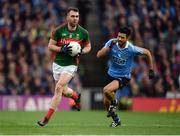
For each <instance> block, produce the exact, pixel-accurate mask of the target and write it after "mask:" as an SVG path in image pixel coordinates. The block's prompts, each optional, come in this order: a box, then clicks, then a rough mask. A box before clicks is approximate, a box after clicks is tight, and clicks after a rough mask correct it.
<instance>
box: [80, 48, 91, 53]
mask: <svg viewBox="0 0 180 136" xmlns="http://www.w3.org/2000/svg"><path fill="white" fill-rule="evenodd" d="M90 51H91V46H86V47H84V48H83V49H82V54H86V53H89V52H90Z"/></svg>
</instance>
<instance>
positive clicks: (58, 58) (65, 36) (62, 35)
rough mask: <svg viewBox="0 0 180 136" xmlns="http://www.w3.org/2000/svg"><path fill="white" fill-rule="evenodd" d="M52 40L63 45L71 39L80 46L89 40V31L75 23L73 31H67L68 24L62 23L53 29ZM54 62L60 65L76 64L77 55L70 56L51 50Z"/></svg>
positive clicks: (58, 44)
mask: <svg viewBox="0 0 180 136" xmlns="http://www.w3.org/2000/svg"><path fill="white" fill-rule="evenodd" d="M51 38H52V39H53V40H55V41H56V42H57V46H59V47H60V46H64V45H65V44H68V43H69V42H71V41H76V42H78V43H79V44H80V45H81V47H82V48H83V46H84V45H85V44H86V43H88V42H89V33H88V31H87V30H86V29H84V28H82V27H81V26H80V25H77V28H76V30H75V31H69V30H68V25H67V24H64V25H61V26H59V27H57V28H56V29H55V31H53V32H52V37H51ZM52 55H53V56H52V57H53V59H54V62H55V63H57V64H58V65H61V66H68V65H77V59H78V58H77V57H76V56H75V57H72V56H70V55H68V54H64V53H56V52H53V54H52Z"/></svg>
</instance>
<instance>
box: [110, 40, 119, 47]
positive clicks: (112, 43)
mask: <svg viewBox="0 0 180 136" xmlns="http://www.w3.org/2000/svg"><path fill="white" fill-rule="evenodd" d="M116 43H117V39H113V40H112V41H111V43H110V45H109V48H110V49H111V48H112V47H113V45H114V44H116Z"/></svg>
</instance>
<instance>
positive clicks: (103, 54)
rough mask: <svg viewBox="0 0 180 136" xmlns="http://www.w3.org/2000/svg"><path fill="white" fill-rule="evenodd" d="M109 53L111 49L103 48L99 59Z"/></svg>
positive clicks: (99, 52) (98, 55)
mask: <svg viewBox="0 0 180 136" xmlns="http://www.w3.org/2000/svg"><path fill="white" fill-rule="evenodd" d="M108 52H109V48H102V49H100V50H99V51H98V52H97V55H96V56H97V58H100V57H104V56H106V54H107V53H108Z"/></svg>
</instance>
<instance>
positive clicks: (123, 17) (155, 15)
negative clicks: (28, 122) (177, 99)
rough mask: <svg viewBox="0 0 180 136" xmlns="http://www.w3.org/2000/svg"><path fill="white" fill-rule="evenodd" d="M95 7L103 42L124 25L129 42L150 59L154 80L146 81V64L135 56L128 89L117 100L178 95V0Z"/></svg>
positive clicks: (118, 0) (107, 1) (108, 0)
mask: <svg viewBox="0 0 180 136" xmlns="http://www.w3.org/2000/svg"><path fill="white" fill-rule="evenodd" d="M98 5H99V6H98V7H99V17H100V20H101V24H100V26H101V32H102V33H103V40H104V41H107V40H108V39H109V38H112V37H115V36H116V35H117V31H118V28H119V27H121V26H123V25H128V26H130V27H131V28H132V32H133V34H132V36H131V39H130V40H131V41H132V42H133V43H134V44H136V45H137V46H140V47H145V48H147V49H150V51H151V52H152V54H153V56H154V63H155V72H156V78H155V79H154V80H152V81H150V80H149V79H148V76H147V73H148V66H147V62H146V60H145V59H144V58H143V57H137V58H136V59H135V63H134V68H133V76H132V79H131V82H130V86H129V87H128V88H127V89H124V90H125V91H124V93H122V92H121V94H119V97H120V96H150V97H152V96H153V97H165V96H166V95H167V94H168V93H172V94H176V93H178V92H180V89H179V86H180V1H178V0H99V1H98ZM130 92H131V93H130Z"/></svg>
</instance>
